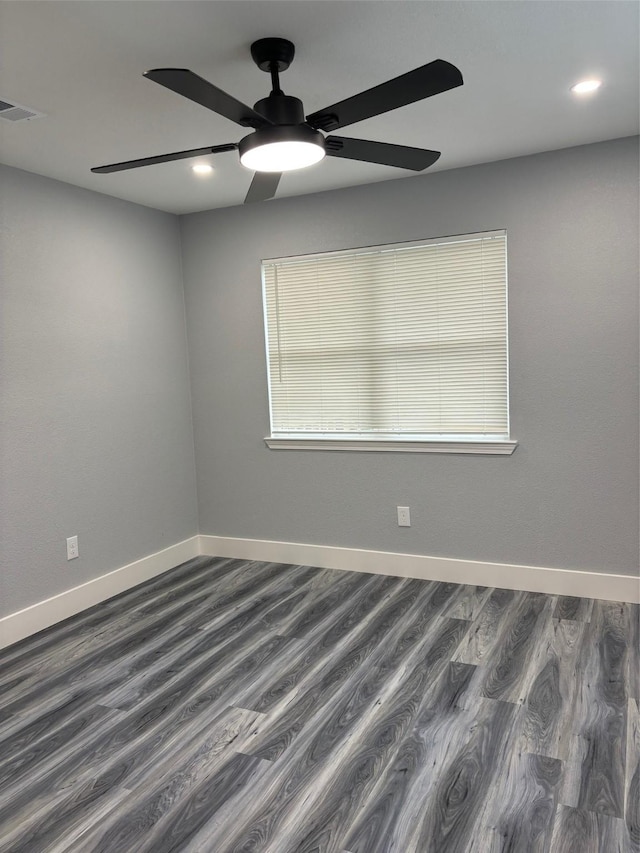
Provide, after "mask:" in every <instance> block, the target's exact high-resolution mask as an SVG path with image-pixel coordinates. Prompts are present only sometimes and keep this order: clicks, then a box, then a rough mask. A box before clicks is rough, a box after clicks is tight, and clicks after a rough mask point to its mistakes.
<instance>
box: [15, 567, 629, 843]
mask: <svg viewBox="0 0 640 853" xmlns="http://www.w3.org/2000/svg"><path fill="white" fill-rule="evenodd" d="M638 690H639V672H638V607H637V606H633V605H628V604H618V603H612V602H606V601H591V600H586V599H573V598H561V597H560V598H558V597H553V596H546V595H541V594H534V593H525V592H512V591H509V590H503V589H487V588H484V587H472V586H458V585H455V584H444V583H431V582H427V581H418V580H411V579H405V578H395V577H385V576H381V575H367V574H357V573H352V572H339V571H331V570H326V569H314V568H310V567H306V566H284V565H279V564H273V563H252V562H247V561H242V560H225V559H209V558H198V559H196V560H192V561H190V562H189V563H186V564H184V565H183V566H180V567H178V568H177V569H175V570H173V571H172V572H169V573H168V574H166V575H163V576H162V577H160V578H157V579H155V580H153V581H150V582H149V583H147V584H144V585H143V586H140V587H138V588H136V589H134V590H131V591H129V592H127V593H124V594H123V595H121V596H118V597H117V598H114V599H111V600H110V601H108V602H105V603H104V604H101V605H98V606H97V607H94V608H93V609H92V610H89V611H87V612H85V613H84V614H81V615H80V616H78V617H74V618H73V619H70V620H68V621H67V622H64V623H62V624H60V625H58V626H56V627H54V628H52V629H50V630H48V631H46V632H43V633H41V634H39V635H37V636H35V637H33V638H30V639H28V640H26V641H24V642H23V643H20V644H19V645H17V646H14V647H12V648H10V649H7V650H5V651H4V652H0V691H1V696H2V709H1V711H0V762H1V763H0V850H2V851H3V853H4V851H12V853H14V852H15V853H18V851H25V853H36V851H60V852H61V853H62V851H92V852H93V851H110V853H144V851H150V852H151V851H152V853H168V851H206V853H232V851H253V853H262V851H264V853H266V851H269V853H312V851H318V853H345V851H348V853H498V851H501V852H504V853H506V851H509V853H541V852H542V851H551V853H596V851H597V852H598V853H621V851H625V853H626V852H627V851H635V850H638V849H640V823H639V811H640V771H639V767H638V759H639V756H640V716H639V713H638V701H639V698H640V697H639V695H638Z"/></svg>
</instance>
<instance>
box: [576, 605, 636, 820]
mask: <svg viewBox="0 0 640 853" xmlns="http://www.w3.org/2000/svg"><path fill="white" fill-rule="evenodd" d="M629 617H630V612H629V605H627V604H618V603H616V602H605V601H596V602H595V605H594V608H593V614H592V618H591V622H590V623H589V625H588V629H587V631H586V632H585V636H584V641H583V643H582V647H581V656H580V659H579V661H578V668H579V670H580V671H581V675H582V677H581V679H580V681H579V686H580V690H579V692H578V694H577V698H576V710H575V716H574V726H575V727H574V731H575V736H574V749H573V755H572V757H571V758H570V761H571V762H572V763H573V768H570V770H569V778H573V779H574V780H575V781H576V783H577V799H574V798H571V799H570V800H569V801H567V800H565V802H566V804H567V805H575V806H577V807H578V808H579V809H586V810H588V811H594V812H599V813H602V814H607V815H611V816H612V817H618V818H622V817H623V815H624V788H625V774H626V769H625V764H626V722H627V714H628V702H627V697H628V686H627V674H628V670H627V656H628V653H629V638H630V633H631V630H630V628H631V626H630V618H629ZM578 763H579V767H578ZM574 791H575V788H574Z"/></svg>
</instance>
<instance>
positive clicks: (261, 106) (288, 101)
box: [253, 92, 304, 125]
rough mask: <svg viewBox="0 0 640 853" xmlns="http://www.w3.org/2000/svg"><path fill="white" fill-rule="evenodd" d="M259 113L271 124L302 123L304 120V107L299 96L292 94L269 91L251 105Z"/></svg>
mask: <svg viewBox="0 0 640 853" xmlns="http://www.w3.org/2000/svg"><path fill="white" fill-rule="evenodd" d="M253 108H254V110H255V111H256V112H257V113H260V115H262V116H264V117H265V118H266V119H269V121H270V122H272V123H273V124H276V125H279V124H288V125H292V124H302V123H303V122H304V107H303V106H302V101H301V100H300V98H294V97H293V96H292V95H281V94H279V93H273V92H272V93H271V94H270V95H269V96H268V97H267V98H262V100H260V101H258V102H257V103H256V104H254V106H253Z"/></svg>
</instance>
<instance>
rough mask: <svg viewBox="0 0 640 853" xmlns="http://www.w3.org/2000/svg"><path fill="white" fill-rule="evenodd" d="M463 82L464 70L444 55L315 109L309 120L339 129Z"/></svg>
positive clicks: (317, 126)
mask: <svg viewBox="0 0 640 853" xmlns="http://www.w3.org/2000/svg"><path fill="white" fill-rule="evenodd" d="M462 83H463V80H462V74H461V73H460V71H459V70H458V69H457V68H456V67H455V65H452V64H451V63H450V62H445V60H444V59H436V60H434V61H433V62H429V63H428V64H427V65H423V66H421V67H420V68H416V69H414V70H413V71H409V72H408V73H407V74H402V75H400V77H395V78H394V79H393V80H388V81H387V82H386V83H381V84H380V85H379V86H374V87H373V89H367V90H366V91H365V92H360V94H359V95H353V97H351V98H347V99H346V100H344V101H340V102H339V103H337V104H333V105H332V106H330V107H325V108H324V109H323V110H318V112H315V113H312V114H311V115H310V116H307V124H310V125H311V127H313V128H315V129H316V130H324V131H325V132H328V131H331V130H337V129H338V128H339V127H345V126H346V125H348V124H355V122H357V121H362V120H363V119H365V118H371V117H372V116H377V115H381V114H382V113H386V112H389V110H395V109H397V108H398V107H404V106H406V105H407V104H413V103H414V102H415V101H420V100H422V99H423V98H430V97H431V96H432V95H439V94H440V93H441V92H447V91H448V90H449V89H455V87H456V86H462Z"/></svg>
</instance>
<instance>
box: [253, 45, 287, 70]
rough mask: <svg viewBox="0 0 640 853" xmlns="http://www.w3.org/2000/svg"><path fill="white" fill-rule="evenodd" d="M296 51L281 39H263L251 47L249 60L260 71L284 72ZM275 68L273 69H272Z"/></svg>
mask: <svg viewBox="0 0 640 853" xmlns="http://www.w3.org/2000/svg"><path fill="white" fill-rule="evenodd" d="M295 52H296V49H295V47H294V45H293V43H292V42H290V41H288V40H287V39H283V38H264V39H258V41H254V43H253V44H252V45H251V58H252V59H253V61H254V62H255V64H256V65H257V66H258V68H259V69H260V70H261V71H266V72H267V74H269V73H270V72H271V71H272V70H276V71H278V72H281V71H286V70H287V68H288V67H289V66H290V65H291V63H292V62H293V57H294V56H295ZM274 66H275V67H274Z"/></svg>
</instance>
